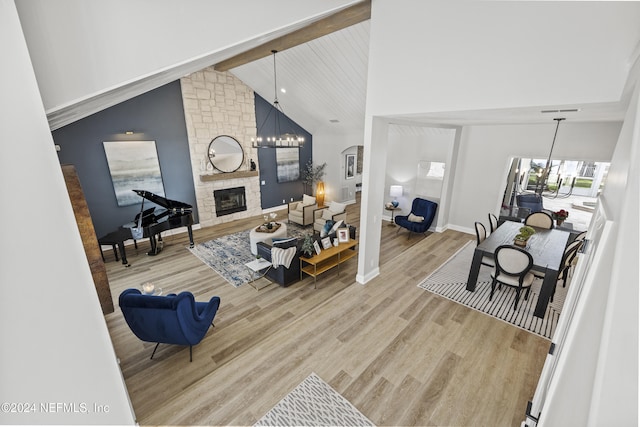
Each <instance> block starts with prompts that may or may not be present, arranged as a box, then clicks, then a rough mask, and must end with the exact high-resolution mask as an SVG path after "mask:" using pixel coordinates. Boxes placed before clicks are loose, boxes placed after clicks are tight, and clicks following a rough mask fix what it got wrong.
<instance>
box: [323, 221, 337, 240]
mask: <svg viewBox="0 0 640 427" xmlns="http://www.w3.org/2000/svg"><path fill="white" fill-rule="evenodd" d="M333 224H334V223H333V221H332V220H327V222H325V223H324V226H323V227H322V231H321V232H320V237H326V235H327V234H329V230H331V227H333Z"/></svg>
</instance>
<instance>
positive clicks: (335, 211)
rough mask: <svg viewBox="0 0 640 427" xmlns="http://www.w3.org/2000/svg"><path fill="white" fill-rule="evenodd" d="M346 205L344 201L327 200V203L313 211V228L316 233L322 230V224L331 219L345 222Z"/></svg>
mask: <svg viewBox="0 0 640 427" xmlns="http://www.w3.org/2000/svg"><path fill="white" fill-rule="evenodd" d="M346 209H347V205H346V204H345V203H338V202H329V204H328V205H326V206H325V207H322V208H320V209H316V210H315V211H313V229H314V230H315V231H317V232H318V233H321V232H322V229H323V228H324V224H325V223H326V222H327V221H328V220H331V221H333V222H338V221H340V220H342V221H344V223H345V224H346V222H347V212H346Z"/></svg>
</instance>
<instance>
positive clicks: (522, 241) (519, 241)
mask: <svg viewBox="0 0 640 427" xmlns="http://www.w3.org/2000/svg"><path fill="white" fill-rule="evenodd" d="M518 231H519V233H518V234H516V237H514V238H513V244H514V245H517V246H522V247H524V246H527V240H529V237H531V236H533V235H534V234H536V230H535V229H534V228H533V227H530V226H528V225H525V226H524V227H520V230H518Z"/></svg>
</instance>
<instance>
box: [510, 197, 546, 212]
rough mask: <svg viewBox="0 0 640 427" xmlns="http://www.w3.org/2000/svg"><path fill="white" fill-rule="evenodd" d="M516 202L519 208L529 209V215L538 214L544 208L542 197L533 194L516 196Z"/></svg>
mask: <svg viewBox="0 0 640 427" xmlns="http://www.w3.org/2000/svg"><path fill="white" fill-rule="evenodd" d="M516 202H517V203H518V207H520V208H528V209H531V213H533V212H540V211H541V210H542V209H544V207H543V206H542V196H541V195H539V194H535V193H527V194H518V195H517V196H516Z"/></svg>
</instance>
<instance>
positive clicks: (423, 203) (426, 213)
mask: <svg viewBox="0 0 640 427" xmlns="http://www.w3.org/2000/svg"><path fill="white" fill-rule="evenodd" d="M437 208H438V204H437V203H436V202H432V201H430V200H425V199H420V198H415V199H413V203H411V213H410V214H409V215H396V217H395V223H396V224H398V225H399V226H400V227H403V228H406V229H407V230H409V236H408V237H411V233H423V234H424V233H425V232H426V231H427V230H428V229H429V227H431V223H432V222H433V219H434V218H435V217H436V209H437ZM398 231H400V229H398ZM408 237H407V238H408Z"/></svg>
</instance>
